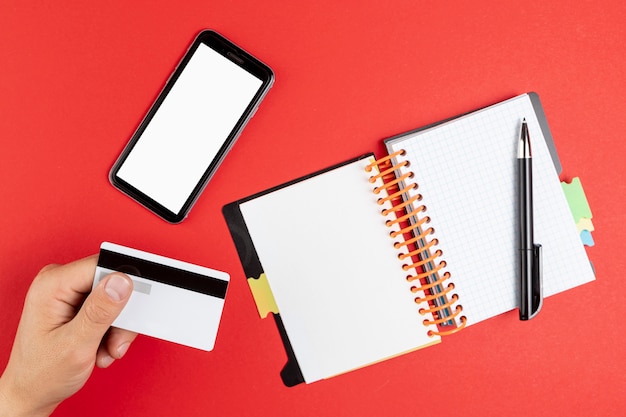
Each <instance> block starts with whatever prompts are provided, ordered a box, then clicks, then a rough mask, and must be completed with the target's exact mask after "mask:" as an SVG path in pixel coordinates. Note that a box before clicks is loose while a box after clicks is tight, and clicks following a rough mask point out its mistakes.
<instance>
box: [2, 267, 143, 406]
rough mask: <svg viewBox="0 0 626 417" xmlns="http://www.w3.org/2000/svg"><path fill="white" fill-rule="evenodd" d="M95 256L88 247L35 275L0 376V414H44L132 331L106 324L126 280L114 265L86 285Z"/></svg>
mask: <svg viewBox="0 0 626 417" xmlns="http://www.w3.org/2000/svg"><path fill="white" fill-rule="evenodd" d="M96 264H97V256H95V255H94V256H91V257H88V258H85V259H81V260H79V261H76V262H72V263H70V264H67V265H63V266H58V265H49V266H47V267H45V268H43V269H42V270H41V272H39V274H38V275H37V276H36V277H35V279H34V281H33V283H32V284H31V287H30V289H29V290H28V293H27V295H26V301H25V303H24V310H23V311H22V317H21V319H20V324H19V326H18V329H17V334H16V336H15V341H14V344H13V349H12V351H11V357H10V359H9V362H8V364H7V367H6V369H5V371H4V374H3V375H2V377H0V417H4V416H12V417H17V416H22V415H28V416H47V415H50V414H51V413H52V411H54V409H55V408H56V407H57V405H59V403H60V402H61V401H63V400H64V399H66V398H68V397H70V396H71V395H73V394H74V393H76V392H77V391H78V390H79V389H80V388H82V386H83V385H84V384H85V382H87V379H88V378H89V376H90V375H91V372H92V371H93V368H94V366H96V365H97V366H98V367H100V368H106V367H108V366H109V365H111V363H113V361H114V360H115V359H120V358H121V357H122V356H124V354H125V353H126V351H127V350H128V347H129V346H130V344H131V343H132V341H133V340H134V339H135V336H136V333H132V332H129V331H126V330H122V329H118V328H110V326H111V323H113V321H114V320H115V318H116V317H117V316H118V315H119V314H120V312H121V311H122V309H123V308H124V306H125V305H126V302H127V301H128V299H129V297H130V294H131V293H132V288H133V283H132V281H131V280H130V278H128V276H126V275H125V274H122V273H117V272H116V273H113V274H110V275H108V276H106V277H105V278H103V279H102V280H101V281H100V283H99V284H98V285H97V286H96V288H94V290H93V291H91V286H92V283H93V277H94V273H95V269H96ZM90 292H91V294H89V293H90Z"/></svg>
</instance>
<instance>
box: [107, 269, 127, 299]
mask: <svg viewBox="0 0 626 417" xmlns="http://www.w3.org/2000/svg"><path fill="white" fill-rule="evenodd" d="M104 291H106V293H107V294H108V296H109V298H110V299H111V300H113V301H120V300H123V299H124V298H126V297H128V295H129V294H130V292H131V288H130V283H129V282H128V280H127V279H125V278H124V277H121V276H119V275H111V277H110V278H109V279H108V281H107V282H106V285H105V286H104Z"/></svg>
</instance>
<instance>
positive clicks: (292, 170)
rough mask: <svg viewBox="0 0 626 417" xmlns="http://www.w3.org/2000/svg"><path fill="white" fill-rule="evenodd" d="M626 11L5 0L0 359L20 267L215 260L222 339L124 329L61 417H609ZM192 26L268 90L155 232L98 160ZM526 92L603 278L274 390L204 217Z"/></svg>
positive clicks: (29, 273)
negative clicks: (172, 339) (106, 246)
mask: <svg viewBox="0 0 626 417" xmlns="http://www.w3.org/2000/svg"><path fill="white" fill-rule="evenodd" d="M350 3H351V4H350ZM624 22H626V6H625V3H624V2H622V1H613V0H611V1H604V2H598V1H588V0H579V1H576V2H565V1H552V2H545V1H536V0H527V1H524V2H519V3H514V2H503V1H501V0H498V1H495V0H475V1H467V2H451V1H441V2H426V1H422V0H418V1H415V0H412V1H369V0H368V1H359V2H356V1H345V2H337V1H329V0H320V1H316V2H265V1H247V0H242V1H224V0H221V1H219V0H218V1H210V2H209V1H198V0H186V1H184V2H180V1H171V0H170V1H157V2H155V1H145V0H139V1H132V2H129V1H121V0H115V1H107V2H85V1H75V0H72V1H64V2H52V1H32V0H30V1H25V0H20V1H15V0H10V1H6V0H5V1H3V2H1V3H0V39H1V40H0V139H1V140H2V148H1V154H0V178H1V180H0V190H1V194H2V197H1V199H0V231H1V238H0V307H1V312H2V320H0V369H2V368H3V367H4V365H5V364H6V361H7V360H8V356H9V352H10V349H11V344H12V339H13V336H14V334H15V330H16V327H17V323H18V320H19V316H20V312H21V306H22V302H23V298H24V295H25V293H26V291H27V289H28V286H29V284H30V282H31V280H32V278H33V277H34V275H35V274H36V273H37V271H38V270H39V269H40V268H41V267H42V266H44V265H45V264H47V263H51V262H56V263H63V262H68V261H71V260H74V259H76V258H80V257H83V256H86V255H89V254H92V253H96V252H97V250H98V247H99V244H100V242H101V241H103V240H108V241H113V242H117V243H120V244H125V245H129V246H133V247H136V248H139V249H143V250H147V251H152V252H156V253H159V254H163V255H167V256H171V257H175V258H179V259H183V260H186V261H190V262H195V263H199V264H202V265H206V266H209V267H212V268H216V269H222V270H226V271H229V272H230V273H231V274H232V278H231V279H232V285H231V287H230V289H229V293H228V297H227V302H226V307H225V310H224V316H223V321H222V324H221V328H220V332H219V335H218V339H217V345H216V348H215V350H214V351H213V352H210V353H204V352H201V351H197V350H194V349H190V348H185V347H182V346H178V345H174V344H170V343H167V342H163V341H158V340H154V339H150V338H147V337H143V336H140V337H139V338H138V339H137V341H136V342H135V343H134V345H133V346H132V347H131V349H130V351H129V352H128V354H127V356H126V357H125V358H124V359H123V360H122V361H119V362H117V363H115V364H114V365H113V366H112V367H111V368H110V369H107V370H96V371H95V372H94V374H93V375H92V378H91V379H90V381H89V382H88V383H87V385H86V386H85V388H84V389H83V390H82V391H81V392H79V393H78V394H77V395H76V396H74V397H72V398H71V399H69V400H67V401H66V402H65V403H63V404H62V405H61V406H60V407H59V408H58V410H57V411H56V413H55V415H57V416H75V415H90V416H112V415H134V416H143V415H152V416H172V415H189V416H195V415H197V416H205V415H222V416H224V415H228V416H231V415H232V416H242V415H270V414H273V415H279V416H282V415H299V416H307V415H310V416H319V415H333V416H341V415H350V416H353V415H363V416H381V415H394V416H400V415H438V416H451V415H523V414H526V415H535V416H539V415H546V416H554V415H569V416H588V415H617V414H620V413H621V412H622V411H621V410H623V408H624V407H625V406H626V395H624V394H625V391H626V376H625V371H626V369H625V368H626V343H625V341H624V333H625V330H626V325H625V324H624V316H626V303H624V302H623V294H624V293H626V283H625V282H626V281H624V279H623V271H624V270H625V269H626V264H625V261H624V256H623V253H624V252H625V249H626V248H625V246H624V240H623V239H622V237H623V236H622V235H623V233H622V230H623V223H624V220H625V217H624V211H623V207H624V202H625V200H624V194H625V192H624V191H625V189H624V171H625V170H624V164H623V161H622V158H623V157H624V155H625V154H626V140H624V132H626V99H625V98H626V84H625V82H624V74H625V73H626V48H625V47H624V45H625V42H624V41H625V39H626V36H625V29H624V28H625V25H624ZM207 27H209V28H213V29H216V30H218V31H219V32H221V33H223V34H224V35H226V36H227V37H229V38H231V39H232V40H233V41H235V42H236V43H239V44H240V45H242V46H243V47H244V48H246V49H248V50H250V51H251V52H252V53H253V54H255V55H257V56H258V57H260V58H261V59H262V60H264V61H266V62H267V63H268V64H269V65H270V66H271V67H272V68H273V69H274V71H275V73H276V84H275V86H274V88H273V89H272V90H271V92H270V94H269V95H268V96H267V98H266V100H265V101H264V103H263V104H262V106H261V108H260V110H259V112H258V113H257V114H256V116H255V117H254V119H253V120H252V121H251V122H250V124H249V125H248V127H247V128H246V130H245V131H244V133H243V135H242V136H241V138H240V140H239V142H238V143H237V144H236V145H235V147H234V148H233V150H232V152H231V153H230V154H229V156H228V157H227V159H226V160H225V162H224V164H223V165H222V167H221V168H220V170H219V171H218V173H217V175H216V176H215V177H214V179H213V180H212V182H211V184H210V186H209V187H208V188H207V189H206V191H205V193H204V194H203V196H202V197H201V199H200V200H199V202H198V203H197V205H196V207H195V208H194V210H192V212H191V215H190V217H189V218H188V219H187V220H185V222H184V223H182V224H180V225H176V226H173V225H169V224H166V223H165V222H163V221H162V220H160V219H158V218H157V217H156V216H153V215H152V214H150V213H149V212H148V211H146V210H145V209H144V208H142V207H140V206H139V205H137V204H136V203H134V202H133V201H131V200H130V199H128V198H127V197H125V196H123V195H122V194H121V193H119V192H118V191H116V190H114V189H113V188H112V187H111V186H110V185H109V183H108V181H107V173H108V170H109V168H110V166H111V165H112V163H113V162H114V160H115V158H116V157H117V156H118V154H119V152H120V151H121V150H122V148H123V147H124V145H125V143H126V142H127V140H128V139H129V137H130V135H131V134H132V132H133V130H134V129H135V127H136V126H137V125H138V123H139V121H140V119H141V118H142V117H143V115H144V113H145V111H146V110H147V109H148V107H149V105H150V104H151V102H152V100H153V99H154V98H155V96H156V94H157V93H158V91H159V90H160V88H161V86H162V85H163V83H164V82H165V80H166V78H167V76H168V75H169V73H170V72H171V71H172V69H173V68H174V66H175V64H176V62H177V61H178V59H180V57H181V56H182V54H183V52H184V50H185V49H186V47H187V45H188V44H189V43H190V42H191V40H192V39H193V38H194V36H195V35H196V33H198V32H199V31H200V30H201V29H203V28H207ZM526 91H537V92H538V93H539V94H540V96H541V98H542V101H543V104H544V107H545V111H546V113H547V116H548V120H549V121H550V125H551V128H552V132H553V134H554V138H555V142H556V145H557V148H558V150H559V153H560V157H561V161H562V163H563V166H564V177H565V178H566V179H569V178H571V177H573V176H577V175H578V176H580V177H581V179H582V182H583V185H584V186H585V189H586V192H587V196H588V199H589V201H590V204H591V207H592V210H593V213H594V218H593V221H594V224H595V226H596V229H597V230H596V231H595V232H594V233H593V236H594V239H595V241H596V246H595V247H593V248H591V249H589V250H588V253H589V254H590V258H591V260H592V261H593V263H594V264H595V268H596V272H597V281H596V282H594V283H591V284H587V285H584V286H582V287H579V288H576V289H574V290H571V291H568V292H567V293H564V294H560V295H557V296H554V297H552V298H549V299H548V300H547V301H546V303H545V305H544V308H543V311H542V313H541V314H540V315H539V316H538V317H537V318H536V319H533V320H532V321H530V322H527V323H521V322H519V321H518V320H517V312H516V311H515V312H510V313H507V314H504V315H501V316H498V317H496V318H494V319H491V320H488V321H487V322H484V323H481V324H479V325H476V326H472V327H471V328H468V329H466V330H464V331H463V332H461V333H459V334H457V335H454V336H452V337H448V338H446V339H445V340H444V341H443V343H441V344H440V345H438V346H434V347H430V348H428V349H424V350H421V351H417V352H414V353H411V354H408V355H405V356H402V357H399V358H396V359H393V360H389V361H386V362H384V363H381V364H377V365H375V366H370V367H367V368H365V369H361V370H358V371H355V372H351V373H349V374H346V375H342V376H339V377H336V378H333V379H330V380H327V381H322V382H319V383H315V384H312V385H308V386H307V385H300V386H297V387H295V388H291V389H288V388H285V387H284V386H283V385H282V383H281V380H280V377H279V371H280V368H281V367H282V365H283V363H284V361H285V357H284V353H283V349H282V345H281V343H280V339H279V336H278V333H277V331H276V328H275V326H274V323H273V321H272V320H260V319H259V318H258V316H257V313H256V310H255V306H254V303H253V300H252V297H251V296H250V293H249V290H248V288H247V286H246V283H245V280H244V276H243V271H242V269H241V266H240V264H239V261H238V258H237V254H236V251H235V248H234V245H233V244H232V241H231V240H230V236H229V234H228V231H227V228H226V224H225V222H224V220H223V218H222V216H221V207H222V206H223V205H224V204H226V203H228V202H231V201H233V200H235V199H238V198H241V197H244V196H246V195H249V194H252V193H254V192H258V191H260V190H262V189H265V188H267V187H270V186H273V185H276V184H279V183H281V182H283V181H286V180H290V179H293V178H295V177H298V176H300V175H303V174H307V173H309V172H311V171H314V170H317V169H320V168H324V167H326V166H328V165H331V164H334V163H338V162H341V161H343V160H345V159H349V158H352V157H354V156H357V155H359V154H361V153H365V152H367V151H375V152H376V153H377V154H379V155H380V154H381V153H382V150H383V146H382V143H381V139H382V138H384V137H387V136H390V135H394V134H397V133H400V132H403V131H406V130H409V129H413V128H416V127H419V126H422V125H425V124H427V123H431V122H434V121H437V120H439V119H442V118H446V117H450V116H453V115H456V114H458V113H461V112H465V111H469V110H473V109H475V108H478V107H481V106H485V105H488V104H492V103H494V102H497V101H499V100H502V99H506V98H509V97H511V96H514V95H517V94H519V93H523V92H526ZM441 169H445V167H441ZM330 203H331V202H329V204H330ZM296 230H297V228H296ZM468 244H471V242H468ZM485 270H486V273H488V270H489V259H488V258H486V259H485Z"/></svg>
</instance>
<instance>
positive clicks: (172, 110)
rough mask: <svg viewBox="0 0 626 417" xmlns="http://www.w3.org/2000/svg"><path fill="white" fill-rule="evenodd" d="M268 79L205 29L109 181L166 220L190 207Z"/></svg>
mask: <svg viewBox="0 0 626 417" xmlns="http://www.w3.org/2000/svg"><path fill="white" fill-rule="evenodd" d="M273 82H274V73H273V72H272V70H271V69H270V68H269V67H268V66H267V65H265V64H264V63H262V62H261V61H259V60H258V59H256V58H254V57H253V56H252V55H250V54H249V53H247V52H246V51H244V50H243V49H242V48H240V47H238V46H237V45H235V44H233V43H232V42H230V41H229V40H227V39H226V38H224V37H223V36H221V35H219V34H218V33H216V32H214V31H212V30H205V31H203V32H201V33H200V34H199V35H198V36H197V38H196V39H195V40H194V41H193V43H192V44H191V46H190V47H189V50H188V51H187V53H186V54H185V56H184V57H183V58H182V60H181V61H180V63H179V64H178V66H177V67H176V69H175V70H174V72H173V73H172V75H171V76H170V78H169V80H168V81H167V82H166V84H165V87H164V88H163V90H162V91H161V93H160V94H159V96H158V97H157V99H156V100H155V102H154V104H153V105H152V107H151V108H150V110H149V111H148V113H147V114H146V116H145V117H144V119H143V121H142V122H141V124H140V125H139V127H138V128H137V130H136V131H135V133H134V134H133V136H132V137H131V139H130V141H129V143H128V145H127V146H126V147H125V148H124V150H123V151H122V153H121V155H120V156H119V158H118V159H117V161H116V162H115V164H114V165H113V168H112V169H111V172H110V174H109V178H110V180H111V183H112V184H113V186H115V187H116V188H118V189H119V190H121V191H122V192H124V193H125V194H127V195H128V196H130V197H131V198H133V199H135V200H136V201H137V202H139V203H140V204H142V205H143V206H145V207H146V208H148V209H150V210H151V211H153V212H154V213H155V214H157V215H158V216H160V217H161V218H163V219H164V220H166V221H168V222H170V223H179V222H181V221H182V220H183V219H185V217H186V216H187V214H188V213H189V210H190V209H191V207H192V206H193V204H194V203H195V201H196V200H197V199H198V197H199V196H200V194H201V193H202V191H203V190H204V188H205V186H206V185H207V183H208V182H209V180H210V179H211V177H212V176H213V174H215V171H216V170H217V168H218V167H219V165H220V163H221V162H222V160H223V159H224V157H225V156H226V154H227V153H228V151H229V150H230V148H231V147H232V146H233V144H234V143H235V141H236V139H237V137H238V136H239V135H240V133H241V131H242V130H243V128H244V126H245V125H246V123H247V122H248V120H250V118H251V117H252V116H253V115H254V112H255V111H256V109H257V107H258V106H259V104H260V103H261V100H262V99H263V97H264V96H265V95H266V93H267V92H268V90H269V89H270V87H271V86H272V84H273Z"/></svg>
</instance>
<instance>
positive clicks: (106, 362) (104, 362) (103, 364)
mask: <svg viewBox="0 0 626 417" xmlns="http://www.w3.org/2000/svg"><path fill="white" fill-rule="evenodd" d="M114 361H115V358H113V357H112V356H109V355H106V356H104V357H103V358H102V359H100V368H108V367H109V366H111V364H112V363H113V362H114Z"/></svg>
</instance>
